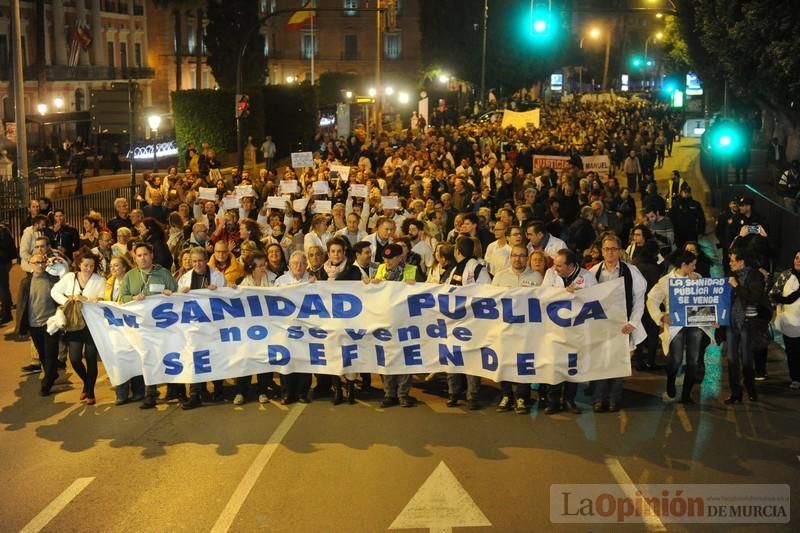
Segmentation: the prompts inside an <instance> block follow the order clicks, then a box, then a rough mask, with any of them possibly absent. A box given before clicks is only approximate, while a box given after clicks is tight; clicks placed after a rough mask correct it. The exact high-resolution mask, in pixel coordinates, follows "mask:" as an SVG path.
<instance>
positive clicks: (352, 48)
mask: <svg viewBox="0 0 800 533" xmlns="http://www.w3.org/2000/svg"><path fill="white" fill-rule="evenodd" d="M344 58H345V59H358V35H345V36H344Z"/></svg>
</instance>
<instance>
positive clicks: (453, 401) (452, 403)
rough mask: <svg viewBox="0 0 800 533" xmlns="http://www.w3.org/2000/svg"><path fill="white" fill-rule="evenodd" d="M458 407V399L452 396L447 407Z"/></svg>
mask: <svg viewBox="0 0 800 533" xmlns="http://www.w3.org/2000/svg"><path fill="white" fill-rule="evenodd" d="M457 405H458V398H457V397H455V396H450V397H449V398H448V399H447V407H456V406H457Z"/></svg>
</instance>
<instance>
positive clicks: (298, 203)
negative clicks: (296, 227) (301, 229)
mask: <svg viewBox="0 0 800 533" xmlns="http://www.w3.org/2000/svg"><path fill="white" fill-rule="evenodd" d="M306 207H308V198H298V199H297V200H295V201H293V202H292V209H293V210H295V211H297V212H298V213H302V212H303V211H305V210H306Z"/></svg>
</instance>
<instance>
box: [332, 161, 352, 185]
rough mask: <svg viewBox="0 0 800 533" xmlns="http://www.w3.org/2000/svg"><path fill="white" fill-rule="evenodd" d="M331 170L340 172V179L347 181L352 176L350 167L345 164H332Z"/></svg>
mask: <svg viewBox="0 0 800 533" xmlns="http://www.w3.org/2000/svg"><path fill="white" fill-rule="evenodd" d="M330 169H331V172H336V173H337V174H339V179H341V180H342V181H347V180H348V179H349V178H350V167H348V166H345V165H331V166H330Z"/></svg>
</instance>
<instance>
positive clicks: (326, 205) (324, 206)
mask: <svg viewBox="0 0 800 533" xmlns="http://www.w3.org/2000/svg"><path fill="white" fill-rule="evenodd" d="M314 212H315V213H330V212H331V201H330V200H314Z"/></svg>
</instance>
